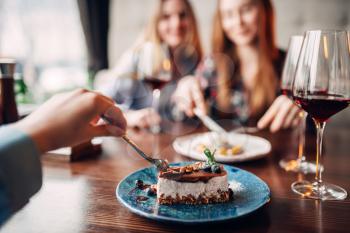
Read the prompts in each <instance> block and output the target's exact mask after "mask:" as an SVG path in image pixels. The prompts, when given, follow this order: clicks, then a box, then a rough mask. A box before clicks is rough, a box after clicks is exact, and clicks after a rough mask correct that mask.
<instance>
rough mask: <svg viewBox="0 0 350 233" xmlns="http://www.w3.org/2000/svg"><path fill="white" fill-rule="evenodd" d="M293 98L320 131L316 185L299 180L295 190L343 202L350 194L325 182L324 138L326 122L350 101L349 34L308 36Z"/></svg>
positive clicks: (324, 32) (331, 32)
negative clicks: (323, 166)
mask: <svg viewBox="0 0 350 233" xmlns="http://www.w3.org/2000/svg"><path fill="white" fill-rule="evenodd" d="M293 98H294V101H295V103H296V104H297V105H299V106H300V107H301V108H303V109H304V110H305V111H306V112H308V114H309V115H310V116H311V117H312V119H313V121H314V123H315V125H316V129H317V141H316V176H315V181H314V182H309V181H298V182H294V183H293V184H292V186H291V188H292V190H293V191H294V192H296V193H298V194H300V195H302V196H303V197H307V198H313V199H321V200H343V199H345V198H346V196H347V192H346V191H345V190H344V189H343V188H341V187H339V186H337V185H334V184H330V183H326V182H324V181H323V180H322V170H321V159H322V138H323V131H324V127H325V125H326V121H327V120H328V119H329V118H330V117H331V116H333V115H334V114H336V113H337V112H339V111H341V110H343V109H345V108H346V107H348V105H349V102H350V47H349V38H348V34H347V32H346V31H336V30H317V31H308V32H306V34H305V39H304V42H303V46H302V50H301V53H300V57H299V61H298V65H297V69H296V74H295V79H294V84H293Z"/></svg>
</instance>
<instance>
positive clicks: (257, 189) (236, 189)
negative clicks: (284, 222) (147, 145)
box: [116, 162, 270, 224]
mask: <svg viewBox="0 0 350 233" xmlns="http://www.w3.org/2000/svg"><path fill="white" fill-rule="evenodd" d="M185 164H188V162H181V163H172V164H171V166H182V165H185ZM224 167H225V169H226V171H227V173H228V180H229V183H230V187H231V188H232V190H233V193H234V199H233V200H232V201H230V202H228V203H224V204H209V205H184V204H181V205H179V204H178V205H159V204H157V202H156V197H155V196H154V197H151V196H147V193H146V192H145V191H142V190H134V191H132V192H131V190H133V189H134V187H135V180H137V179H141V180H143V181H144V183H145V184H156V183H157V171H156V169H155V168H154V167H148V168H144V169H141V170H138V171H136V172H134V173H132V174H130V175H129V176H127V177H126V178H124V179H123V180H122V181H121V182H120V183H119V185H118V187H117V189H116V195H117V198H118V200H119V201H120V202H121V203H122V204H123V205H124V206H125V207H127V208H128V209H129V210H130V211H131V212H133V213H135V214H138V215H141V216H144V217H146V218H150V219H154V220H158V221H170V222H179V223H191V224H195V223H208V222H217V221H225V220H230V219H235V218H238V217H241V216H243V215H246V214H249V213H252V212H253V211H255V210H257V209H258V208H260V207H261V206H263V205H264V204H265V203H267V202H268V201H269V200H270V189H269V187H268V186H267V184H266V183H265V182H264V181H262V180H261V179H260V178H258V177H257V176H255V175H253V174H252V173H250V172H247V171H244V170H242V169H239V168H236V167H233V166H228V165H224ZM139 196H146V197H149V199H148V200H146V201H138V200H137V198H138V197H139Z"/></svg>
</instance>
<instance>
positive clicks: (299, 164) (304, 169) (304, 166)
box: [279, 159, 323, 174]
mask: <svg viewBox="0 0 350 233" xmlns="http://www.w3.org/2000/svg"><path fill="white" fill-rule="evenodd" d="M279 165H280V167H281V168H283V169H284V170H285V171H287V172H301V173H304V174H309V173H316V170H317V169H316V168H317V167H316V164H315V163H313V162H307V161H300V160H298V159H293V160H287V159H282V160H280V162H279ZM321 170H322V171H323V166H322V167H321Z"/></svg>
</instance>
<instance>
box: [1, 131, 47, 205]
mask: <svg viewBox="0 0 350 233" xmlns="http://www.w3.org/2000/svg"><path fill="white" fill-rule="evenodd" d="M39 157H40V153H39V151H38V149H37V147H36V145H35V143H34V142H33V141H32V139H31V138H30V137H29V136H28V135H26V134H25V133H23V132H21V131H19V130H17V129H14V128H12V127H11V126H6V127H1V128H0V186H3V190H5V192H6V194H7V196H8V200H9V206H10V208H11V212H12V211H16V210H18V209H20V208H21V207H23V205H25V204H26V203H27V202H28V201H29V198H30V197H31V196H33V195H34V194H35V193H36V192H38V190H39V189H40V187H41V185H42V168H41V162H40V158H39ZM0 190H1V189H0Z"/></svg>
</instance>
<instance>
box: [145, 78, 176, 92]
mask: <svg viewBox="0 0 350 233" xmlns="http://www.w3.org/2000/svg"><path fill="white" fill-rule="evenodd" d="M169 81H170V80H162V79H156V78H145V79H144V82H145V83H146V84H147V85H149V86H150V87H151V88H152V90H155V89H158V90H161V89H163V87H164V86H165V85H166V84H167V83H168V82H169Z"/></svg>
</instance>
